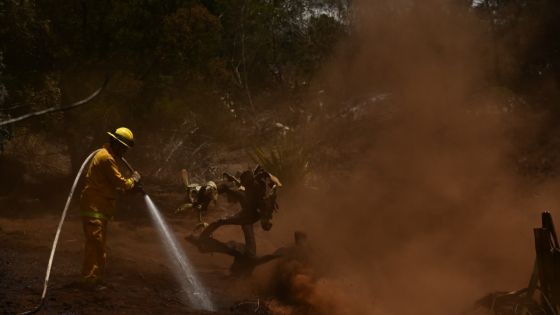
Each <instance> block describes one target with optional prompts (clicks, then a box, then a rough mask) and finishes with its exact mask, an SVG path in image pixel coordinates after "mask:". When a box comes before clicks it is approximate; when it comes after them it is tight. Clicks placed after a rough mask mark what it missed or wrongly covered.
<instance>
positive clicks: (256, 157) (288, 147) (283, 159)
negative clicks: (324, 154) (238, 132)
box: [247, 137, 309, 185]
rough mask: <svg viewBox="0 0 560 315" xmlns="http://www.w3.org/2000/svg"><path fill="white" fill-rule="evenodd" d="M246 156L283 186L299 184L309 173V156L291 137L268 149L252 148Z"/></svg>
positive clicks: (262, 147) (261, 147)
mask: <svg viewBox="0 0 560 315" xmlns="http://www.w3.org/2000/svg"><path fill="white" fill-rule="evenodd" d="M247 154H248V155H249V157H250V158H251V159H252V160H253V162H255V163H257V164H259V165H261V166H262V167H263V168H264V169H265V170H267V171H268V172H270V173H272V174H274V175H275V176H277V177H278V178H279V179H280V181H281V182H282V183H284V184H288V185H297V184H301V183H303V181H304V179H305V177H306V175H307V174H308V173H309V154H308V153H307V152H306V150H305V148H304V147H302V146H301V145H299V144H298V143H297V142H296V141H295V140H294V139H293V138H291V137H284V138H283V139H282V141H280V142H278V143H276V144H274V145H272V146H270V147H264V146H253V147H252V148H251V149H249V150H247Z"/></svg>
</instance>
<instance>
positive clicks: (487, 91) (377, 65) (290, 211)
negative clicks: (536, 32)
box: [275, 0, 560, 315]
mask: <svg viewBox="0 0 560 315" xmlns="http://www.w3.org/2000/svg"><path fill="white" fill-rule="evenodd" d="M458 2H460V1H443V0H428V1H404V0H403V1H372V0H362V1H356V3H355V5H356V10H355V12H354V13H355V20H356V25H354V29H355V31H354V33H353V34H352V36H351V40H350V42H348V43H345V44H344V45H342V47H340V49H339V51H338V53H337V55H336V56H335V57H334V58H333V61H332V63H331V64H330V66H329V67H328V68H327V69H326V70H325V71H324V73H323V75H322V79H321V83H322V84H324V85H326V86H327V88H326V90H328V91H334V93H333V95H331V96H332V97H333V98H336V99H347V98H352V96H353V95H364V94H366V95H367V94H368V93H370V94H371V93H379V92H383V93H390V94H391V97H392V102H391V106H393V107H394V111H393V114H392V117H391V120H390V123H388V124H385V125H384V127H383V128H377V127H376V125H375V124H376V120H375V119H374V118H375V117H372V119H371V130H370V131H369V132H366V133H364V134H363V135H362V137H363V138H364V139H365V140H366V141H362V142H360V143H361V144H362V145H363V147H360V148H357V149H358V150H359V151H360V152H361V154H360V157H358V158H356V157H352V164H351V165H352V166H351V167H350V168H349V169H348V170H347V171H348V174H350V175H349V176H347V177H344V178H340V180H339V181H337V182H329V183H326V184H325V186H327V187H329V188H328V189H327V190H326V191H323V192H321V193H317V194H313V193H304V194H302V196H298V197H290V199H289V200H284V201H283V203H282V204H281V208H282V209H281V213H280V214H279V215H278V216H277V219H275V229H277V231H276V232H275V233H276V234H288V233H289V231H293V230H295V229H303V230H305V231H306V232H308V233H309V237H310V243H311V244H312V246H313V247H314V248H315V250H316V253H317V257H320V259H317V261H316V263H315V264H314V266H315V267H314V268H317V269H319V270H324V274H322V275H321V273H320V272H318V271H310V270H308V269H305V268H304V267H301V266H296V267H294V266H293V265H291V266H289V267H286V266H285V265H284V266H283V267H282V266H280V269H279V270H278V271H277V272H280V273H285V274H287V276H286V277H287V279H291V280H289V281H290V283H291V284H292V289H293V290H294V292H296V293H294V296H295V297H296V300H297V299H303V300H306V301H307V302H306V303H305V304H306V305H308V306H309V307H308V308H307V309H306V310H301V309H298V308H289V307H287V306H285V305H279V306H278V307H277V309H278V313H284V314H333V315H335V314H336V315H339V314H371V315H407V314H416V315H449V314H459V313H461V312H463V311H465V310H467V309H468V308H469V307H470V306H471V305H472V304H473V303H474V301H475V300H477V299H478V298H481V297H482V296H483V295H485V294H487V293H490V292H492V291H496V290H515V289H520V288H522V287H524V286H526V285H527V281H528V280H529V276H530V273H531V270H532V264H533V259H534V254H533V239H532V237H533V236H532V228H533V227H535V226H537V225H538V224H539V219H540V216H539V212H541V211H544V210H550V211H551V212H552V213H553V216H555V217H556V218H560V217H559V216H558V211H557V209H558V206H559V203H558V198H556V197H554V194H555V191H557V188H558V185H557V184H556V183H546V184H541V185H540V186H538V187H535V186H529V185H528V183H527V181H526V180H525V178H523V177H522V176H520V175H519V172H518V170H517V168H516V164H515V160H514V159H513V158H512V155H513V154H514V152H515V145H517V144H518V141H517V139H515V138H514V136H513V135H515V134H516V132H519V131H523V130H524V128H526V129H527V130H530V129H531V128H532V126H531V124H534V123H538V121H536V120H524V119H523V117H530V115H529V114H530V113H526V112H523V110H522V109H519V108H512V107H511V106H509V105H508V103H507V102H506V101H504V100H503V98H500V97H499V96H498V95H496V93H495V91H496V88H495V86H494V82H493V75H492V65H491V61H492V56H490V55H489V47H490V46H489V43H490V42H489V41H490V38H489V37H488V34H487V31H486V30H487V26H486V25H485V24H484V23H483V22H482V21H481V20H480V19H478V18H477V17H476V16H475V14H474V13H473V12H471V10H469V8H468V5H462V6H460V5H459V4H457V3H458ZM465 3H466V2H465ZM372 115H373V116H375V113H374V114H372ZM514 131H516V132H514ZM364 143H365V144H364ZM282 268H284V269H282ZM285 268H288V269H287V270H288V271H286V269H285ZM293 268H295V270H294V269H293ZM310 273H311V274H312V275H310ZM314 273H318V274H316V275H313V274H314ZM301 292H304V294H303V293H301ZM302 294H303V295H302ZM298 301H299V302H301V301H300V300H298ZM325 301H326V302H325ZM299 302H298V303H299ZM296 304H297V303H296ZM300 304H301V303H300ZM320 305H322V307H320ZM325 306H327V307H325ZM310 310H312V311H310Z"/></svg>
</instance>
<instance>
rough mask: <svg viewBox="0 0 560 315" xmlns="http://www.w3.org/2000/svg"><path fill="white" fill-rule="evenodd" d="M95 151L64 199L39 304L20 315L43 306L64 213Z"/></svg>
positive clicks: (32, 311)
mask: <svg viewBox="0 0 560 315" xmlns="http://www.w3.org/2000/svg"><path fill="white" fill-rule="evenodd" d="M97 151H99V150H95V151H93V152H92V153H91V154H90V155H89V156H88V157H87V158H86V159H85V161H84V163H82V166H81V167H80V170H79V171H78V174H76V178H75V179H74V183H73V184H72V188H71V189H70V194H68V198H67V199H66V204H65V205H64V210H62V216H61V217H60V221H59V222H58V228H57V229H56V234H55V236H54V241H53V245H52V248H51V256H50V257H49V263H48V265H47V272H46V274H45V281H44V283H43V293H42V294H41V301H40V302H39V304H38V305H37V306H36V307H35V308H34V309H32V310H29V311H27V312H23V313H21V314H20V315H25V314H34V313H36V312H38V311H39V310H40V309H41V308H42V307H43V305H44V304H45V297H46V296H47V289H48V287H49V278H50V275H51V268H52V263H53V260H54V253H55V252H56V246H57V245H58V238H59V237H60V231H61V230H62V224H63V223H64V220H65V219H66V213H67V212H68V207H69V206H70V202H71V201H72V196H74V190H76V186H77V185H78V181H79V180H80V175H82V172H83V171H84V168H85V167H86V165H87V163H88V162H89V160H91V158H92V157H93V156H94V155H95V153H97Z"/></svg>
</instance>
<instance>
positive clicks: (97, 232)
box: [82, 217, 107, 284]
mask: <svg viewBox="0 0 560 315" xmlns="http://www.w3.org/2000/svg"><path fill="white" fill-rule="evenodd" d="M82 221H83V226H84V236H85V241H86V245H85V251H84V265H83V268H82V281H84V282H85V283H87V284H98V283H99V282H100V281H101V279H102V278H103V272H104V271H105V262H106V261H107V251H106V250H105V243H106V241H107V221H106V220H100V219H94V218H87V217H83V218H82Z"/></svg>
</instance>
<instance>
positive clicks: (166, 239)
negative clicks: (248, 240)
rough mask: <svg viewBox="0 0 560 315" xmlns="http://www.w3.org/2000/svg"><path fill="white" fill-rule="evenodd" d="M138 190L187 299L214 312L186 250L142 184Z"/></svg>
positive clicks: (194, 304)
mask: <svg viewBox="0 0 560 315" xmlns="http://www.w3.org/2000/svg"><path fill="white" fill-rule="evenodd" d="M121 159H122V161H123V162H124V164H125V165H126V166H127V167H128V169H129V170H130V171H131V172H133V173H134V169H133V168H132V166H131V165H130V163H128V161H126V160H125V159H124V158H121ZM137 187H138V189H139V190H140V191H141V192H142V194H143V195H144V201H145V202H146V207H147V208H148V211H149V213H150V217H151V218H152V221H153V222H154V223H155V225H156V228H157V231H158V234H159V236H160V238H161V239H162V241H163V244H164V248H165V251H166V253H167V255H168V256H169V258H170V260H171V262H172V263H173V272H174V274H175V277H176V278H177V280H178V281H179V284H180V285H181V289H182V290H183V291H184V292H185V293H186V294H187V298H188V300H189V302H190V303H191V305H192V306H193V307H194V308H197V309H202V310H206V311H214V310H215V309H216V307H215V306H214V303H213V302H212V301H211V299H210V295H209V294H208V291H207V290H206V288H205V287H204V286H203V285H202V283H201V282H200V280H199V279H198V276H197V274H196V272H195V270H194V269H193V267H192V264H191V262H190V261H189V259H188V257H187V255H186V254H185V252H184V250H183V249H182V248H181V246H180V245H179V241H177V238H176V237H175V235H174V234H173V231H172V230H171V228H170V227H169V225H168V224H167V222H166V221H165V219H164V218H163V216H162V215H161V212H160V211H159V209H158V208H157V206H156V205H155V204H154V202H153V201H152V199H151V198H150V196H149V195H148V194H147V193H146V191H145V190H144V189H143V187H142V185H141V184H140V183H137Z"/></svg>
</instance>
